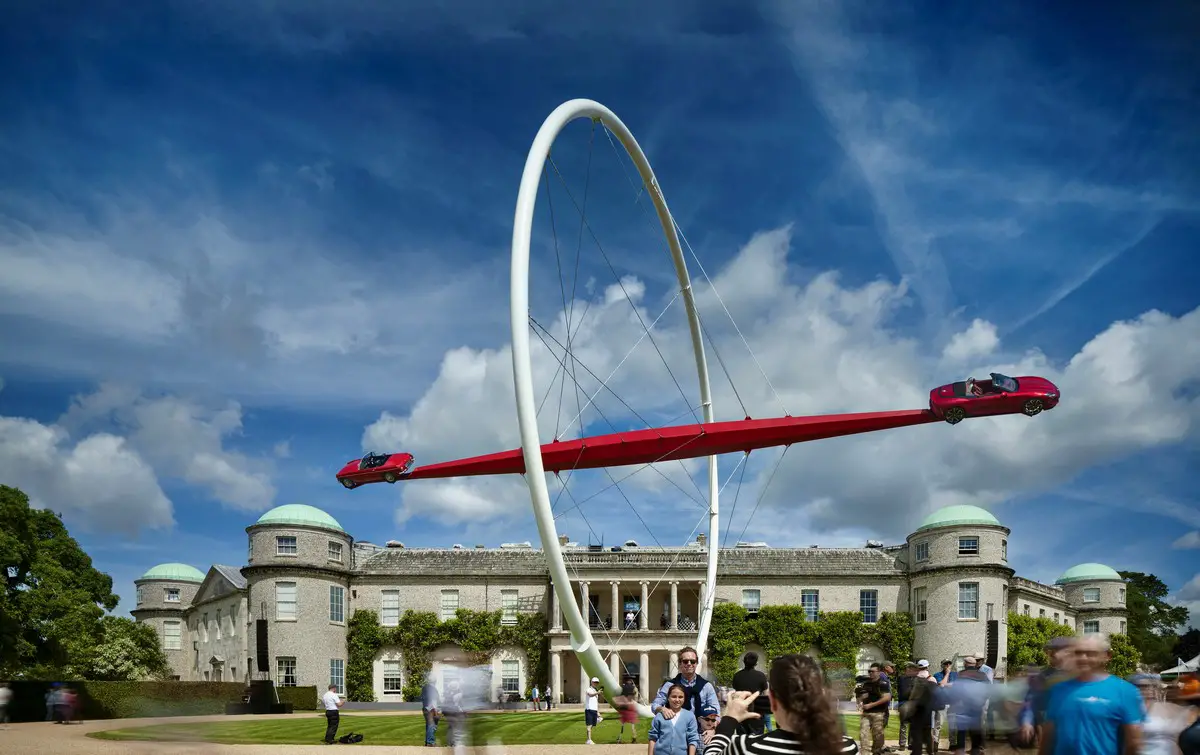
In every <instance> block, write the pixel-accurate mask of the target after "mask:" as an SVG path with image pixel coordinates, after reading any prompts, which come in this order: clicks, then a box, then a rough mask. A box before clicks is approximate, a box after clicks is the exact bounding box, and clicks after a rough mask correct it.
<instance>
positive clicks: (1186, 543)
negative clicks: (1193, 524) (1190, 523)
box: [1171, 530, 1200, 550]
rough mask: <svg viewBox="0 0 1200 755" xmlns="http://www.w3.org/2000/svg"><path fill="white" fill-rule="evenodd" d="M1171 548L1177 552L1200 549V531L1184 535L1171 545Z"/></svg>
mask: <svg viewBox="0 0 1200 755" xmlns="http://www.w3.org/2000/svg"><path fill="white" fill-rule="evenodd" d="M1171 547H1172V548H1175V549H1177V550H1187V549H1191V548H1200V530H1193V531H1192V532H1188V533H1187V534H1185V535H1182V536H1181V537H1180V538H1179V539H1178V540H1176V541H1175V542H1173V543H1171Z"/></svg>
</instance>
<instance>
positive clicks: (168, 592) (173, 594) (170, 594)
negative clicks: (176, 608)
mask: <svg viewBox="0 0 1200 755" xmlns="http://www.w3.org/2000/svg"><path fill="white" fill-rule="evenodd" d="M163 601H164V602H166V603H178V602H179V588H178V587H168V588H166V589H164V590H163Z"/></svg>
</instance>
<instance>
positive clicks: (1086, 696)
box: [1046, 676, 1146, 755]
mask: <svg viewBox="0 0 1200 755" xmlns="http://www.w3.org/2000/svg"><path fill="white" fill-rule="evenodd" d="M1145 717H1146V714H1145V708H1144V706H1143V705H1142V696H1141V695H1140V694H1139V693H1138V691H1137V687H1134V686H1133V685H1132V684H1130V683H1129V682H1127V681H1125V680H1124V679H1122V678H1120V677H1117V676H1106V677H1104V678H1103V679H1098V680H1096V681H1093V682H1084V681H1080V680H1078V679H1069V680H1067V681H1065V682H1061V683H1059V684H1056V685H1054V687H1053V688H1051V690H1050V702H1049V704H1048V705H1047V706H1046V718H1047V719H1048V720H1049V721H1050V722H1052V723H1053V724H1054V755H1119V753H1120V752H1121V737H1122V734H1121V729H1122V728H1123V727H1124V726H1127V725H1129V724H1140V723H1142V721H1143V720H1144V719H1145Z"/></svg>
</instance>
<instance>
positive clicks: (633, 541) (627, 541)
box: [625, 540, 638, 548]
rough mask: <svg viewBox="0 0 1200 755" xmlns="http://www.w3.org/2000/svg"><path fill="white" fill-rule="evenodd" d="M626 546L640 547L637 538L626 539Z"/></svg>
mask: <svg viewBox="0 0 1200 755" xmlns="http://www.w3.org/2000/svg"><path fill="white" fill-rule="evenodd" d="M625 547H626V548H636V547H638V544H637V540H626V541H625Z"/></svg>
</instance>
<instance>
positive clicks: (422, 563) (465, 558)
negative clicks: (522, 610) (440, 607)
mask: <svg viewBox="0 0 1200 755" xmlns="http://www.w3.org/2000/svg"><path fill="white" fill-rule="evenodd" d="M358 573H359V574H386V575H389V576H390V575H397V576H403V575H407V576H424V575H429V576H437V575H442V574H452V575H455V576H481V577H486V576H488V575H492V574H503V575H505V576H506V577H507V576H512V577H546V576H547V574H548V570H547V568H546V559H545V557H544V556H543V555H542V552H541V551H535V550H512V549H504V550H500V549H495V548H487V549H478V548H463V549H461V550H453V549H443V548H385V549H383V550H381V551H379V552H377V553H374V554H372V555H370V556H368V557H367V558H365V559H363V561H362V564H361V565H360V566H359V568H358Z"/></svg>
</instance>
